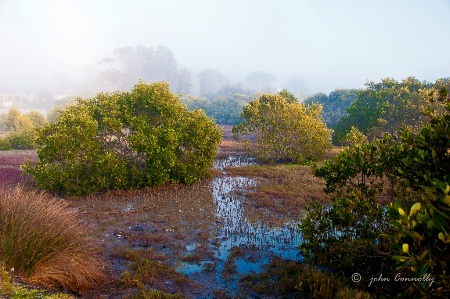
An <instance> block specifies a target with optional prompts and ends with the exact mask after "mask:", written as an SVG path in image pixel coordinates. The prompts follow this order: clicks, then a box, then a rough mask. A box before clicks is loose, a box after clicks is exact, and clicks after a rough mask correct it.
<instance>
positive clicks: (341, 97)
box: [304, 89, 358, 128]
mask: <svg viewBox="0 0 450 299" xmlns="http://www.w3.org/2000/svg"><path fill="white" fill-rule="evenodd" d="M357 92H358V89H336V90H335V91H332V92H331V93H330V94H329V95H326V94H324V93H317V94H315V95H313V96H310V97H308V98H307V99H306V100H305V101H304V104H305V105H311V104H313V103H316V104H321V105H322V106H323V121H324V122H325V124H326V125H327V126H328V127H329V128H334V127H335V126H336V124H337V123H338V122H339V121H340V120H341V118H343V117H344V116H346V115H347V113H346V109H347V108H348V107H350V105H351V104H352V103H353V102H354V101H355V99H356V93H357Z"/></svg>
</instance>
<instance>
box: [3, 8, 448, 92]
mask: <svg viewBox="0 0 450 299" xmlns="http://www.w3.org/2000/svg"><path fill="white" fill-rule="evenodd" d="M0 41H1V45H0V92H1V89H8V90H12V89H26V88H42V87H48V88H51V86H52V84H53V80H54V77H55V75H56V74H62V75H63V76H65V77H67V78H69V79H70V80H85V79H86V76H88V74H90V73H92V72H93V71H94V70H95V69H96V68H98V67H99V64H98V62H99V61H100V60H101V59H102V58H105V57H108V56H112V53H113V51H114V49H116V48H118V47H125V46H132V47H135V46H138V45H142V46H145V47H156V46H158V45H162V46H165V47H167V48H168V49H169V50H171V51H172V52H173V54H174V55H175V58H176V60H177V62H178V65H179V66H180V67H186V68H188V69H190V70H191V71H192V72H194V73H195V74H197V73H199V72H201V71H202V70H204V69H206V68H213V69H216V70H218V71H219V72H221V73H222V74H224V75H225V76H226V77H227V78H229V79H230V81H232V82H235V83H237V82H243V81H244V79H245V77H246V76H247V75H248V74H249V73H250V72H254V71H262V72H266V73H273V74H274V75H276V76H277V77H278V78H279V80H278V83H277V84H278V85H280V86H279V87H280V88H282V87H283V86H282V85H283V82H285V81H286V80H289V79H290V78H292V77H297V78H300V79H301V81H302V82H303V92H304V93H309V94H311V93H315V92H319V91H322V92H326V93H328V92H330V91H332V90H334V89H335V88H363V87H364V83H365V82H366V81H367V80H372V81H379V80H380V79H381V78H384V77H394V78H395V79H397V80H402V79H403V78H405V77H407V76H416V77H417V78H418V79H419V80H427V81H434V80H435V79H437V78H441V77H449V76H450V54H449V53H450V52H449V51H450V1H449V0H441V1H438V0H428V1H423V0H421V1H416V0H403V1H400V0H399V1H393V0H377V1H369V0H367V1H364V0H341V1H338V0H334V1H332V0H329V1H324V0H316V1H313V0H311V1H301V0H239V1H238V0H193V1H191V0H146V1H144V0H126V1H125V0H35V1H32V0H0Z"/></svg>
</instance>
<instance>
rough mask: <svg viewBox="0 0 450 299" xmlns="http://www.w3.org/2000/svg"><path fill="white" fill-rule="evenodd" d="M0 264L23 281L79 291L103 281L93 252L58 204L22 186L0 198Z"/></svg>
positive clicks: (68, 213) (71, 217)
mask: <svg viewBox="0 0 450 299" xmlns="http://www.w3.org/2000/svg"><path fill="white" fill-rule="evenodd" d="M0 194H1V195H0V260H1V261H2V263H3V264H4V266H5V267H6V268H7V269H11V268H14V273H16V274H18V275H19V276H21V277H22V278H23V279H24V280H26V281H28V282H31V283H35V284H40V285H45V286H49V287H58V286H63V287H65V288H68V289H70V290H73V291H76V292H82V291H85V290H87V289H90V288H93V287H95V286H97V284H98V283H100V282H101V281H102V279H103V278H104V275H103V270H102V266H103V264H102V262H101V260H100V258H99V255H98V252H97V249H96V247H95V246H94V245H93V244H92V242H91V240H90V239H89V237H88V236H87V234H86V231H85V227H84V226H83V225H82V224H81V223H80V222H79V220H78V218H77V217H76V215H75V214H74V213H73V212H72V211H71V210H69V209H68V207H67V206H66V205H65V204H64V203H63V202H62V201H61V200H58V199H54V198H51V197H49V196H48V195H46V194H45V193H40V192H37V191H24V190H22V189H21V188H20V187H16V188H15V189H6V190H5V189H3V190H2V192H1V193H0Z"/></svg>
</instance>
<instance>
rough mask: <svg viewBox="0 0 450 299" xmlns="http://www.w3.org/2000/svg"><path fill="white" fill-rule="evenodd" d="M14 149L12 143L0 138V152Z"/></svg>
mask: <svg viewBox="0 0 450 299" xmlns="http://www.w3.org/2000/svg"><path fill="white" fill-rule="evenodd" d="M10 149H12V146H11V142H9V140H7V139H6V138H0V151H7V150H10Z"/></svg>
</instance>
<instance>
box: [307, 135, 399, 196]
mask: <svg viewBox="0 0 450 299" xmlns="http://www.w3.org/2000/svg"><path fill="white" fill-rule="evenodd" d="M402 158H403V150H402V145H401V144H398V143H395V142H393V141H392V137H391V136H390V135H385V136H384V137H383V138H382V139H379V140H375V141H374V142H371V143H363V144H358V145H355V146H351V147H348V148H346V149H345V150H344V151H343V152H341V153H340V154H338V155H337V156H335V157H333V159H332V160H329V161H326V162H325V164H324V165H323V166H321V167H317V166H316V167H314V169H313V171H314V175H316V176H317V177H320V178H323V179H325V181H326V188H325V192H326V193H334V194H336V195H338V196H342V195H345V194H346V192H347V193H352V192H353V193H356V194H358V196H359V197H360V198H362V199H364V198H371V197H374V196H375V197H380V196H382V195H384V196H388V197H389V199H390V200H394V198H395V196H397V195H399V194H400V193H405V190H403V189H402V188H401V185H400V178H399V173H398V171H397V170H398V168H399V167H400V166H401V163H402ZM384 191H386V192H384Z"/></svg>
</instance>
